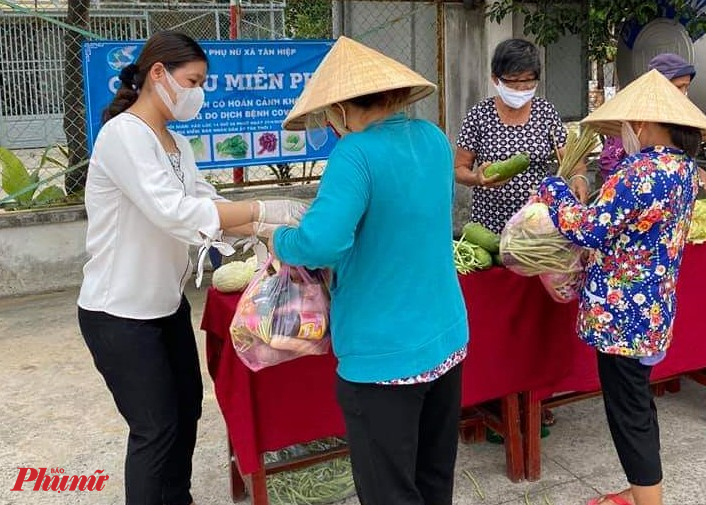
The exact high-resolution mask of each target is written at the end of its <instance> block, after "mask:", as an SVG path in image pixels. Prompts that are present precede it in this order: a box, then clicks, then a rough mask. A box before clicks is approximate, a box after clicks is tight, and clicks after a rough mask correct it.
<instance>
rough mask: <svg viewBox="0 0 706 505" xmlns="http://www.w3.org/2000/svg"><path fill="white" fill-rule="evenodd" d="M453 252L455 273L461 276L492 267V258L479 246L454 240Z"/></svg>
mask: <svg viewBox="0 0 706 505" xmlns="http://www.w3.org/2000/svg"><path fill="white" fill-rule="evenodd" d="M453 251H454V264H455V265H456V271H457V272H458V273H460V274H462V275H465V274H468V273H471V272H475V271H477V270H485V269H486V268H490V267H491V266H493V257H492V256H491V255H490V253H489V252H488V251H486V250H485V249H483V248H482V247H480V246H479V245H476V244H471V243H470V242H466V241H465V240H455V241H454V242H453Z"/></svg>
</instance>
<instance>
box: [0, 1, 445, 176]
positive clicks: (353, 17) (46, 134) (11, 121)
mask: <svg viewBox="0 0 706 505" xmlns="http://www.w3.org/2000/svg"><path fill="white" fill-rule="evenodd" d="M14 1H15V2H16V5H19V6H20V9H23V11H22V12H18V9H15V10H8V9H7V8H5V9H3V8H2V7H1V5H2V4H3V3H5V2H0V68H2V72H1V74H0V79H1V81H0V146H5V147H9V148H11V149H13V150H14V151H15V152H16V153H18V154H19V155H20V157H21V158H22V159H23V160H24V161H25V162H26V164H27V166H28V168H31V169H33V168H37V167H40V165H41V170H42V173H41V176H42V177H43V178H44V177H46V176H47V175H50V174H51V173H54V172H56V171H61V170H62V169H64V168H65V167H66V166H68V165H71V164H73V163H76V162H77V161H79V160H82V159H85V158H86V157H87V152H86V149H85V147H84V146H85V137H84V135H83V134H82V132H83V131H84V125H83V121H84V117H85V111H84V106H83V99H82V85H81V84H80V83H81V82H82V77H81V66H80V59H79V58H78V57H77V55H76V54H75V53H76V52H77V50H78V49H77V48H79V47H80V43H81V41H83V40H85V39H86V38H99V39H114V40H130V39H133V40H134V39H145V38H148V37H149V36H150V35H151V34H152V33H154V32H156V31H160V30H167V29H171V30H179V31H183V32H185V33H187V34H189V35H190V36H192V37H194V38H196V39H198V40H223V39H229V38H233V37H237V38H240V39H279V38H284V37H290V38H330V37H332V36H333V37H335V36H337V35H339V34H345V35H348V36H350V37H352V38H355V39H357V40H360V41H361V42H363V43H365V44H367V45H370V46H372V47H375V48H378V49H380V50H381V51H383V52H384V53H385V54H388V55H390V56H391V57H393V58H395V59H397V60H399V61H402V62H403V63H405V64H407V65H409V66H411V67H412V68H415V69H416V70H417V71H419V72H420V73H421V74H423V75H425V76H426V77H427V78H428V79H429V80H431V81H432V82H438V83H440V91H442V92H441V93H438V94H437V95H436V96H435V98H432V99H427V100H424V101H423V102H421V103H420V104H417V105H415V106H414V107H413V108H412V113H413V114H416V115H418V116H421V117H425V118H428V119H431V120H434V121H442V120H443V119H442V118H443V115H442V114H440V111H441V110H443V107H442V104H441V100H442V98H441V97H443V79H442V75H443V69H442V65H441V64H440V63H439V62H440V61H442V60H443V58H441V59H440V57H439V55H440V54H442V55H443V51H441V52H440V50H441V47H442V45H443V40H442V39H443V36H442V32H443V26H441V25H440V24H439V22H438V20H439V19H440V13H441V12H442V11H441V10H440V8H439V2H432V1H397V0H391V1H342V0H289V1H274V0H259V1H258V0H240V1H235V2H230V4H235V7H234V6H233V5H229V2H228V0H201V1H199V0H188V1H186V0H164V1H149V0H84V2H85V4H86V6H87V7H88V8H89V9H88V14H90V16H89V17H88V18H87V19H86V18H85V17H84V18H81V16H80V15H79V18H78V20H77V19H72V18H71V16H72V14H71V13H70V12H69V11H68V9H67V5H66V0H37V1H35V0H32V1H31V2H30V1H26V2H24V3H22V1H21V0H14ZM17 2H19V3H17ZM79 3H80V2H79ZM85 14H86V13H84V15H85ZM73 15H74V18H75V17H76V13H75V12H74V13H73ZM67 23H68V24H69V25H71V26H77V29H72V27H71V26H68V25H67ZM442 24H443V23H442ZM66 48H69V52H70V53H71V54H68V55H67V52H66ZM67 56H68V58H67ZM69 87H71V88H69ZM68 91H73V93H69V92H68ZM77 94H78V95H79V96H76V95H77ZM70 95H74V96H73V98H72V96H70ZM66 143H68V145H69V147H70V148H72V152H73V153H74V156H72V158H71V159H70V160H65V159H62V157H61V153H60V152H59V151H56V150H54V151H53V152H52V154H53V156H52V158H53V159H54V160H55V161H58V163H47V162H46V157H45V156H43V155H44V154H45V150H46V149H48V148H51V146H53V145H56V144H61V145H65V144H66ZM324 166H325V163H322V162H319V163H308V164H293V165H266V166H260V167H249V168H246V169H245V177H244V178H243V180H242V181H238V182H236V183H235V185H248V184H268V183H269V184H271V183H286V181H285V180H283V179H289V178H291V179H297V180H299V179H301V178H302V177H304V178H307V179H311V178H316V177H318V176H319V175H320V174H321V171H322V170H323V167H324ZM234 168H236V167H234ZM205 175H206V177H207V178H208V179H209V180H211V181H212V182H214V183H216V184H217V185H222V186H229V185H233V184H234V182H233V181H234V172H233V171H232V170H212V171H207V172H206V173H205ZM77 183H78V184H80V183H81V181H80V180H78V181H77Z"/></svg>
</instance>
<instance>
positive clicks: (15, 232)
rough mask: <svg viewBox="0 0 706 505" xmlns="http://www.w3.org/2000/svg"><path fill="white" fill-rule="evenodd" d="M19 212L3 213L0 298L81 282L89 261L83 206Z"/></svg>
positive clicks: (0, 242) (50, 289)
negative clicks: (82, 272)
mask: <svg viewBox="0 0 706 505" xmlns="http://www.w3.org/2000/svg"><path fill="white" fill-rule="evenodd" d="M18 214H19V215H15V216H12V215H9V214H5V215H3V214H0V297H2V296H8V295H19V294H28V293H38V292H42V291H52V290H58V289H64V288H67V287H72V286H76V285H78V284H79V283H80V282H81V269H82V268H83V264H84V263H85V261H86V254H85V243H84V242H85V236H86V219H85V212H84V211H83V209H82V208H78V209H77V208H71V209H61V210H55V211H41V212H32V213H18ZM13 224H14V225H13Z"/></svg>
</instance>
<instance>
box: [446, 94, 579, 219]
mask: <svg viewBox="0 0 706 505" xmlns="http://www.w3.org/2000/svg"><path fill="white" fill-rule="evenodd" d="M552 134H553V135H554V137H555V139H556V144H557V147H563V146H564V144H565V143H566V128H565V127H564V125H563V123H562V122H561V118H560V117H559V113H558V112H557V110H556V109H555V108H554V106H553V105H552V104H551V103H549V102H548V101H546V100H544V99H543V98H536V97H535V98H533V99H532V108H531V110H530V116H529V120H528V121H527V123H525V124H523V125H506V124H504V123H503V122H502V121H501V120H500V116H499V115H498V111H497V109H496V107H495V100H494V98H493V97H491V98H487V99H485V100H483V101H481V102H479V103H477V104H476V105H474V106H473V107H471V109H470V110H469V111H468V114H466V117H465V118H464V120H463V123H461V130H460V131H459V134H458V139H457V141H456V145H457V146H458V147H461V148H463V149H466V150H467V151H473V152H474V153H476V163H477V164H479V165H480V164H481V163H484V162H486V161H491V162H492V161H501V160H506V159H508V158H510V157H512V156H513V155H515V154H517V153H521V152H526V153H528V154H529V156H530V167H529V168H528V169H527V170H526V171H525V172H523V173H522V174H520V175H518V176H515V177H513V178H512V179H511V180H510V181H508V182H507V183H506V184H504V185H503V186H501V187H499V188H482V187H478V186H476V187H473V188H472V190H473V198H472V203H471V220H473V221H478V222H480V223H482V224H483V225H484V226H486V227H488V228H489V229H491V230H492V231H494V232H495V233H500V232H501V231H502V229H503V227H504V226H505V223H506V222H507V221H508V220H509V219H510V217H512V215H513V214H514V213H515V212H517V211H518V210H519V209H520V207H522V206H523V205H524V204H525V203H526V202H527V199H528V198H529V196H530V191H533V190H536V189H537V187H538V186H539V183H540V182H542V179H544V177H546V175H547V160H548V158H549V157H550V156H551V154H552V153H553V152H554V141H553V139H552Z"/></svg>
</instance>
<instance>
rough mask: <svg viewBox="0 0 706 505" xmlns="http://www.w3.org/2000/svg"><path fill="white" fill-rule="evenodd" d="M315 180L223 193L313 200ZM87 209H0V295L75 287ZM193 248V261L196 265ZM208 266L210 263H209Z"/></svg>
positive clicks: (80, 269)
mask: <svg viewBox="0 0 706 505" xmlns="http://www.w3.org/2000/svg"><path fill="white" fill-rule="evenodd" d="M317 188H318V185H317V184H311V185H306V186H292V187H278V188H267V189H264V188H262V189H257V190H235V191H232V192H230V193H228V194H226V195H225V196H226V197H228V198H230V199H232V200H242V199H246V198H274V197H282V196H286V197H291V198H313V197H314V196H315V193H316V189H317ZM85 240H86V212H85V210H84V209H83V207H67V208H57V209H51V210H44V211H31V212H30V211H24V212H0V297H4V296H15V295H26V294H32V293H42V292H46V291H55V290H61V289H66V288H72V287H76V286H79V285H80V284H81V281H82V279H83V273H82V272H83V265H84V264H85V262H86V260H87V259H88V257H87V255H86V252H85ZM196 250H197V249H196V248H192V260H193V263H194V265H195V264H196V258H195V256H196ZM209 266H210V265H209Z"/></svg>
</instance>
